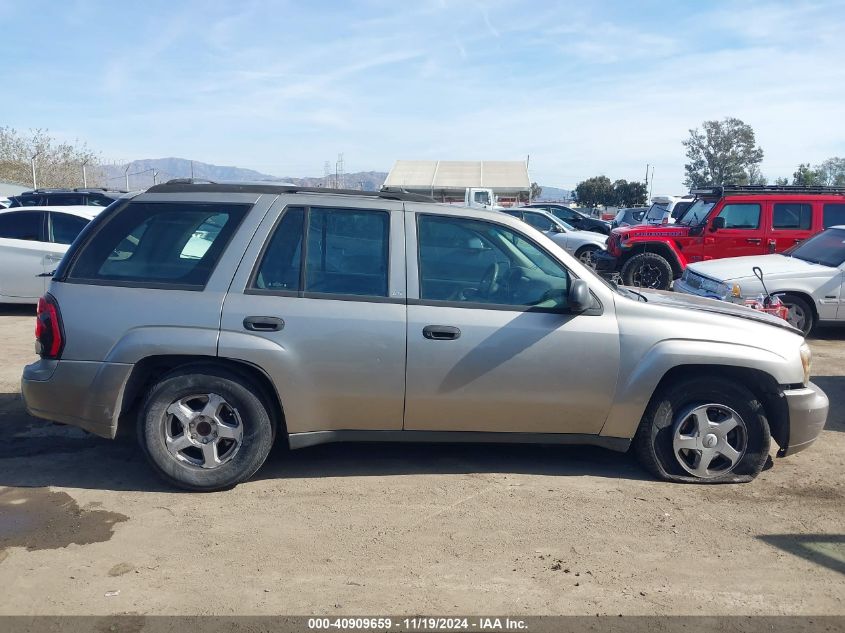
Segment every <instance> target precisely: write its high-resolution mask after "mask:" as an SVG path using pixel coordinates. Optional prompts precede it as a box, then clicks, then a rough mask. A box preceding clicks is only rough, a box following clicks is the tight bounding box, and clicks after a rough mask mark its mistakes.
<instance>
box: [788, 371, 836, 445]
mask: <svg viewBox="0 0 845 633" xmlns="http://www.w3.org/2000/svg"><path fill="white" fill-rule="evenodd" d="M783 395H784V397H785V398H786V404H787V406H788V407H789V445H788V446H787V447H786V448H785V449H784V448H782V449H780V451H778V456H779V457H785V456H786V455H793V454H795V453H797V452H799V451H803V450H804V449H805V448H807V447H809V446H810V445H811V444H812V443H813V442H815V441H816V438H817V437H818V436H819V434H820V433H821V432H822V429H823V428H824V425H825V422H826V421H827V413H828V410H829V409H830V402H829V401H828V399H827V395H825V393H824V391H822V390H821V389H819V388H818V387H817V386H816V385H815V384H813V383H812V382H811V383H810V384H809V386H807V387H803V388H801V389H788V390H786V391H784V392H783Z"/></svg>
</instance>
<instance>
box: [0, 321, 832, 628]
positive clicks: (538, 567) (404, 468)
mask: <svg viewBox="0 0 845 633" xmlns="http://www.w3.org/2000/svg"><path fill="white" fill-rule="evenodd" d="M32 329H33V317H32V311H31V310H30V309H28V308H27V309H15V308H4V309H2V310H0V432H2V435H3V437H4V438H5V442H3V443H2V444H0V586H2V587H3V591H2V593H0V614H26V615H35V614H95V615H106V614H121V613H130V614H353V613H354V614H371V615H381V614H390V615H396V614H410V613H426V614H433V615H447V614H490V613H497V614H503V613H507V614H514V615H528V614H585V615H594V614H596V613H600V614H613V615H616V614H625V615H635V614H655V613H656V614H689V615H697V614H707V615H717V614H768V615H779V614H794V615H801V614H835V615H845V603H844V602H843V600H844V599H845V486H843V474H842V473H843V466H845V407H843V405H845V353H843V352H845V330H843V329H832V330H826V331H822V334H821V336H820V337H818V338H815V339H813V340H812V341H811V345H812V347H813V349H814V351H815V365H814V373H815V374H816V376H817V377H816V378H815V379H814V380H816V382H817V383H818V384H819V385H820V386H822V387H823V388H824V389H825V390H826V391H827V393H828V395H829V396H830V398H831V401H832V412H831V417H830V419H829V421H828V425H827V429H826V430H825V431H824V433H823V435H822V437H821V439H820V440H819V441H818V442H817V443H816V445H815V446H813V447H812V448H811V449H810V450H807V451H805V452H803V453H800V454H798V455H796V456H793V457H790V458H787V459H783V460H775V466H774V468H772V469H770V470H767V471H765V472H763V473H762V474H761V475H760V477H759V478H758V479H757V480H756V481H755V482H754V483H751V484H746V485H725V486H695V485H671V484H664V483H660V482H656V481H654V480H652V479H651V478H650V477H649V476H648V475H646V474H645V473H644V472H643V471H641V470H640V468H639V467H638V466H637V465H636V463H634V461H633V460H632V459H631V458H630V457H628V456H624V455H618V454H615V453H610V452H605V451H602V450H600V449H594V448H579V447H542V446H467V445H456V446H428V445H421V446H412V445H409V446H396V445H348V446H342V445H334V446H320V447H314V448H310V449H304V450H301V451H296V452H292V453H289V452H287V451H285V450H281V449H279V450H276V451H274V453H273V454H272V455H271V457H270V459H269V460H268V462H267V464H266V465H265V466H264V467H263V468H262V469H261V470H260V471H259V473H258V474H257V475H256V477H255V478H254V479H253V480H252V481H250V482H248V483H246V484H242V485H241V486H238V487H237V488H236V489H235V490H231V491H228V492H221V493H214V494H190V493H182V492H175V491H173V490H170V489H168V488H167V487H165V486H164V485H163V484H162V483H160V482H159V480H158V479H156V478H155V477H154V476H153V475H152V474H151V472H150V470H149V468H148V467H147V465H146V464H145V462H144V460H143V458H142V457H141V455H140V454H139V452H138V451H137V450H136V448H135V447H134V446H133V445H132V444H131V443H127V442H123V443H121V442H110V441H108V440H102V439H99V438H96V437H93V436H89V435H87V434H85V433H84V432H82V431H79V430H77V429H73V428H69V427H62V426H58V425H54V424H50V423H48V422H44V421H40V420H36V419H34V418H31V417H29V416H28V415H27V414H26V413H25V411H24V409H23V405H22V403H21V400H20V393H19V379H20V374H21V368H22V367H23V365H24V364H26V363H28V362H31V361H32V360H33V358H34V356H33V351H32V350H33V343H32V341H33V336H32ZM189 588H190V589H189Z"/></svg>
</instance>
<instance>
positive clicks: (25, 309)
mask: <svg viewBox="0 0 845 633" xmlns="http://www.w3.org/2000/svg"><path fill="white" fill-rule="evenodd" d="M0 316H32V317H34V316H35V306H34V305H23V304H17V303H0Z"/></svg>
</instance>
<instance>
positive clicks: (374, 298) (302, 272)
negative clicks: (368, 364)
mask: <svg viewBox="0 0 845 633" xmlns="http://www.w3.org/2000/svg"><path fill="white" fill-rule="evenodd" d="M312 207H313V208H314V209H332V210H336V209H340V210H342V211H370V212H378V213H386V214H387V240H386V242H387V295H386V296H381V295H353V294H334V293H331V292H308V291H306V290H303V288H305V282H306V275H307V272H308V271H307V270H306V262H307V261H308V260H307V258H308V231H309V226H310V224H311V209H312ZM291 209H302V210H303V214H302V222H303V227H302V246H301V247H300V249H299V250H300V254H299V287H300V290H272V289H269V288H256V286H255V282H256V280H257V279H258V273H259V269H260V268H261V264H262V263H263V261H264V255H265V254H266V253H267V249H268V248H269V247H270V242H271V241H272V240H273V236H274V235H275V234H276V229H277V228H278V226H279V224H281V222H282V220H283V219H284V217H285V215H287V213H288V211H290V210H291ZM392 222H393V216H392V210H391V209H380V208H375V207H332V206H326V205H320V204H314V205H312V204H296V203H291V204H286V205H285V206H284V208H283V209H282V210H281V212H280V213H279V217H277V218H276V220H275V221H274V222H273V226H271V227H270V231H269V232H268V233H267V237H266V238H265V239H264V243H263V244H262V245H261V250H260V251H259V252H258V257H256V259H255V262H254V263H253V265H252V271H251V272H250V274H249V277H248V278H247V282H246V287H245V288H244V289H243V294H245V295H265V296H268V297H290V298H294V299H323V300H330V301H356V302H359V303H396V304H404V303H405V298H404V297H402V298H395V297H391V296H390V273H391V264H392V256H393V249H392V244H391V241H392V240H391V227H392Z"/></svg>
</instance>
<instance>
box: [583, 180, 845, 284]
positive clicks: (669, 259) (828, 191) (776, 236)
mask: <svg viewBox="0 0 845 633" xmlns="http://www.w3.org/2000/svg"><path fill="white" fill-rule="evenodd" d="M690 193H691V194H693V195H695V196H696V198H695V202H694V203H693V204H692V206H691V207H690V208H689V209H688V210H687V211H686V213H685V214H684V215H683V216H682V217H681V218H679V219H678V221H677V222H676V223H675V224H668V225H662V226H645V225H639V226H629V227H624V228H618V229H614V230H613V231H612V232H611V234H610V237H609V238H608V240H607V252H602V253H596V255H595V257H594V261H595V263H596V270H597V271H598V272H599V273H601V274H603V275H605V276H613V275H614V274H615V273H619V275H620V276H621V282H622V284H624V285H626V286H642V287H645V288H656V289H663V290H666V289H668V288H669V287H670V286H671V285H672V280H673V279H677V278H679V277H680V276H681V274H682V273H683V272H684V268H686V265H687V264H689V263H692V262H700V261H705V260H708V259H718V258H721V257H740V256H742V255H764V254H766V253H780V252H782V251H785V250H787V249H788V248H792V247H793V246H795V244H797V243H798V242H800V241H802V240H804V239H806V238H808V237H810V236H811V235H813V234H815V233H818V232H819V231H822V230H823V229H826V228H827V227H829V226H833V225H836V224H845V187H791V186H767V185H748V186H738V185H725V186H722V187H710V188H707V189H693V190H692V191H690Z"/></svg>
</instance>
